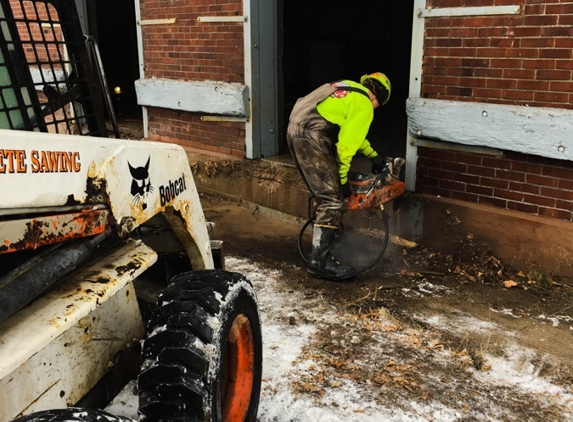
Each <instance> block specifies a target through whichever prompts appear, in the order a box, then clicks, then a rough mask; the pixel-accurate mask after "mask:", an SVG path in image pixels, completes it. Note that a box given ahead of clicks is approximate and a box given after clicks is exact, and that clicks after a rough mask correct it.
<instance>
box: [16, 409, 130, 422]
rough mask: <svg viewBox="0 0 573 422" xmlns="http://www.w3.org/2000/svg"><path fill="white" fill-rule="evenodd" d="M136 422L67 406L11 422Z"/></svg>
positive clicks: (109, 414) (100, 412) (32, 414)
mask: <svg viewBox="0 0 573 422" xmlns="http://www.w3.org/2000/svg"><path fill="white" fill-rule="evenodd" d="M70 421H85V422H136V420H135V419H130V418H125V417H121V416H115V415H112V414H111V413H107V412H104V411H102V410H92V409H80V408H78V407H69V408H67V409H54V410H44V411H42V412H36V413H31V414H29V415H26V416H22V417H20V418H18V419H14V420H13V421H12V422H70Z"/></svg>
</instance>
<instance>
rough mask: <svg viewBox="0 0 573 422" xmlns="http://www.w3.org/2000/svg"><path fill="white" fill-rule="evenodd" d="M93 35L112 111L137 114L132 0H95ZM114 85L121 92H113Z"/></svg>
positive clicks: (135, 46) (139, 113) (135, 41)
mask: <svg viewBox="0 0 573 422" xmlns="http://www.w3.org/2000/svg"><path fill="white" fill-rule="evenodd" d="M94 3H95V9H96V10H95V11H96V22H97V24H96V28H93V30H94V32H96V33H97V35H96V38H97V40H98V44H99V50H100V55H101V59H102V62H103V65H104V70H105V75H106V78H107V82H108V85H109V90H110V94H111V97H112V100H113V104H114V110H115V113H116V115H117V117H118V118H137V117H141V107H139V106H138V105H137V98H136V96H135V86H134V81H135V80H137V79H139V61H138V60H139V59H138V54H137V39H136V26H135V5H134V2H133V1H130V0H127V1H116V0H98V1H97V2H94ZM115 87H120V88H121V93H120V94H118V93H116V92H114V88H115Z"/></svg>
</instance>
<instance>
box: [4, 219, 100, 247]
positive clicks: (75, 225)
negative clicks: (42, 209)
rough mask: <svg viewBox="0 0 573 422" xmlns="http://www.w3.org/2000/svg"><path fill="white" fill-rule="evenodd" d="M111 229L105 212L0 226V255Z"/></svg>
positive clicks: (23, 220)
mask: <svg viewBox="0 0 573 422" xmlns="http://www.w3.org/2000/svg"><path fill="white" fill-rule="evenodd" d="M109 225H110V213H109V211H108V210H95V211H92V210H86V211H83V212H74V213H67V214H58V215H47V216H43V217H35V218H28V219H19V220H8V221H1V222H0V233H2V236H3V237H4V239H3V243H2V244H0V254H3V253H8V252H16V251H20V250H26V249H36V248H38V247H40V246H44V245H50V244H53V243H58V242H64V241H66V240H72V239H78V238H81V237H87V236H93V235H96V234H100V233H103V232H104V231H105V230H106V228H107V227H109Z"/></svg>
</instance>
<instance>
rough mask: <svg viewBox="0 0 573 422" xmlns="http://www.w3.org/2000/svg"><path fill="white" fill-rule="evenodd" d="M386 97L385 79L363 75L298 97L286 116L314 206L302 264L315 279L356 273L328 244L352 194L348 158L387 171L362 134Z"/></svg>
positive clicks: (297, 161)
mask: <svg viewBox="0 0 573 422" xmlns="http://www.w3.org/2000/svg"><path fill="white" fill-rule="evenodd" d="M390 93H391V85H390V80H389V79H388V78H387V77H386V75H384V74H383V73H380V72H376V73H372V74H369V75H364V76H362V77H361V78H360V83H358V82H355V81H351V80H341V81H337V82H333V83H325V84H324V85H322V86H320V87H318V88H317V89H315V90H314V91H312V92H311V93H310V94H308V95H306V96H304V97H302V98H299V99H298V100H297V102H296V104H295V105H294V108H293V110H292V112H291V115H290V120H289V125H288V129H287V143H288V147H289V150H290V152H291V155H292V156H293V158H294V162H295V165H296V167H297V169H298V170H299V172H300V174H301V176H302V178H303V180H304V182H305V183H306V185H307V187H308V189H309V190H310V192H311V194H312V195H313V196H314V198H315V200H316V203H317V208H316V218H315V221H314V229H313V235H312V247H311V251H310V255H309V257H308V266H307V271H308V273H309V274H311V275H312V276H314V277H317V278H324V279H328V280H333V281H338V280H346V279H349V278H351V277H352V276H353V275H354V274H355V269H354V268H353V267H351V266H348V265H342V264H341V263H340V262H338V261H337V260H336V259H335V258H334V257H333V256H332V246H333V243H334V238H335V233H336V231H337V230H338V228H339V226H340V221H341V217H342V214H343V213H344V212H345V211H346V205H345V198H348V197H349V196H350V194H351V190H350V186H349V185H348V171H349V169H350V164H351V161H352V158H353V157H354V156H355V155H356V154H357V153H358V152H360V153H362V154H363V155H365V156H366V157H368V158H370V160H371V161H372V172H373V173H376V172H382V171H383V170H384V169H385V167H386V159H385V157H382V156H380V155H379V154H378V152H377V151H375V150H374V149H373V148H372V146H371V145H370V142H369V141H368V140H367V139H366V135H367V134H368V131H369V129H370V124H371V123H372V120H373V118H374V110H375V109H376V108H377V107H378V106H380V105H384V104H386V103H387V102H388V100H389V99H390ZM401 164H403V162H401ZM398 171H399V169H398Z"/></svg>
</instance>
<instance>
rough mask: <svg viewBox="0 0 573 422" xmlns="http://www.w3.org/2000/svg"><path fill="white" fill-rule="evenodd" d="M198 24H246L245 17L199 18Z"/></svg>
mask: <svg viewBox="0 0 573 422" xmlns="http://www.w3.org/2000/svg"><path fill="white" fill-rule="evenodd" d="M197 20H198V21H199V22H246V21H247V17H246V16H199V17H198V18H197Z"/></svg>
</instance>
